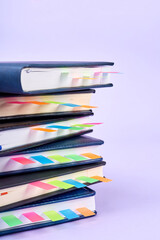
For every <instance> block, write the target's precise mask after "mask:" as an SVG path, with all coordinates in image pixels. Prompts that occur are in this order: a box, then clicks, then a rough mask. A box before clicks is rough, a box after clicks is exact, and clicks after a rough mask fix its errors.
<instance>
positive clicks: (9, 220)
mask: <svg viewBox="0 0 160 240" xmlns="http://www.w3.org/2000/svg"><path fill="white" fill-rule="evenodd" d="M2 220H3V221H4V222H5V223H7V224H8V225H9V226H10V227H14V226H17V225H20V224H22V222H21V220H19V219H18V218H17V217H16V216H14V215H9V216H4V217H2Z"/></svg>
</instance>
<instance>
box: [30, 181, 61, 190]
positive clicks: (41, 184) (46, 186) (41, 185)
mask: <svg viewBox="0 0 160 240" xmlns="http://www.w3.org/2000/svg"><path fill="white" fill-rule="evenodd" d="M30 185H32V186H35V187H39V188H42V189H45V190H51V189H53V188H57V187H55V186H53V185H51V184H48V183H44V182H41V181H37V182H32V183H30Z"/></svg>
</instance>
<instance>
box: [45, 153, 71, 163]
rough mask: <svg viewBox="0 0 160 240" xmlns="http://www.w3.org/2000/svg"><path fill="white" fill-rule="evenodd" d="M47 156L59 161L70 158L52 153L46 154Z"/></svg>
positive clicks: (63, 161) (66, 160)
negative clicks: (50, 154)
mask: <svg viewBox="0 0 160 240" xmlns="http://www.w3.org/2000/svg"><path fill="white" fill-rule="evenodd" d="M48 158H52V159H54V160H56V161H58V162H60V163H65V162H70V161H71V160H70V159H68V158H66V157H63V156H61V155H52V156H48Z"/></svg>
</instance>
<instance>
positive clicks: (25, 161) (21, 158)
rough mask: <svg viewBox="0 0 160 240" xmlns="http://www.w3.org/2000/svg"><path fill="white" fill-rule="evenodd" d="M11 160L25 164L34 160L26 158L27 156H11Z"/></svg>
mask: <svg viewBox="0 0 160 240" xmlns="http://www.w3.org/2000/svg"><path fill="white" fill-rule="evenodd" d="M11 159H12V160H14V161H15V162H18V163H20V164H22V165H27V164H32V163H35V162H34V161H32V160H30V159H28V158H25V157H15V158H14V157H12V158H11Z"/></svg>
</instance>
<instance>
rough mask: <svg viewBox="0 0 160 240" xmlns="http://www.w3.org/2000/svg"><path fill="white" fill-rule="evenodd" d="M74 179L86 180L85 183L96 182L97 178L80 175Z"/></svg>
mask: <svg viewBox="0 0 160 240" xmlns="http://www.w3.org/2000/svg"><path fill="white" fill-rule="evenodd" d="M76 179H77V180H80V181H84V182H87V183H95V182H98V180H97V179H93V178H90V177H86V176H81V177H78V178H76Z"/></svg>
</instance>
